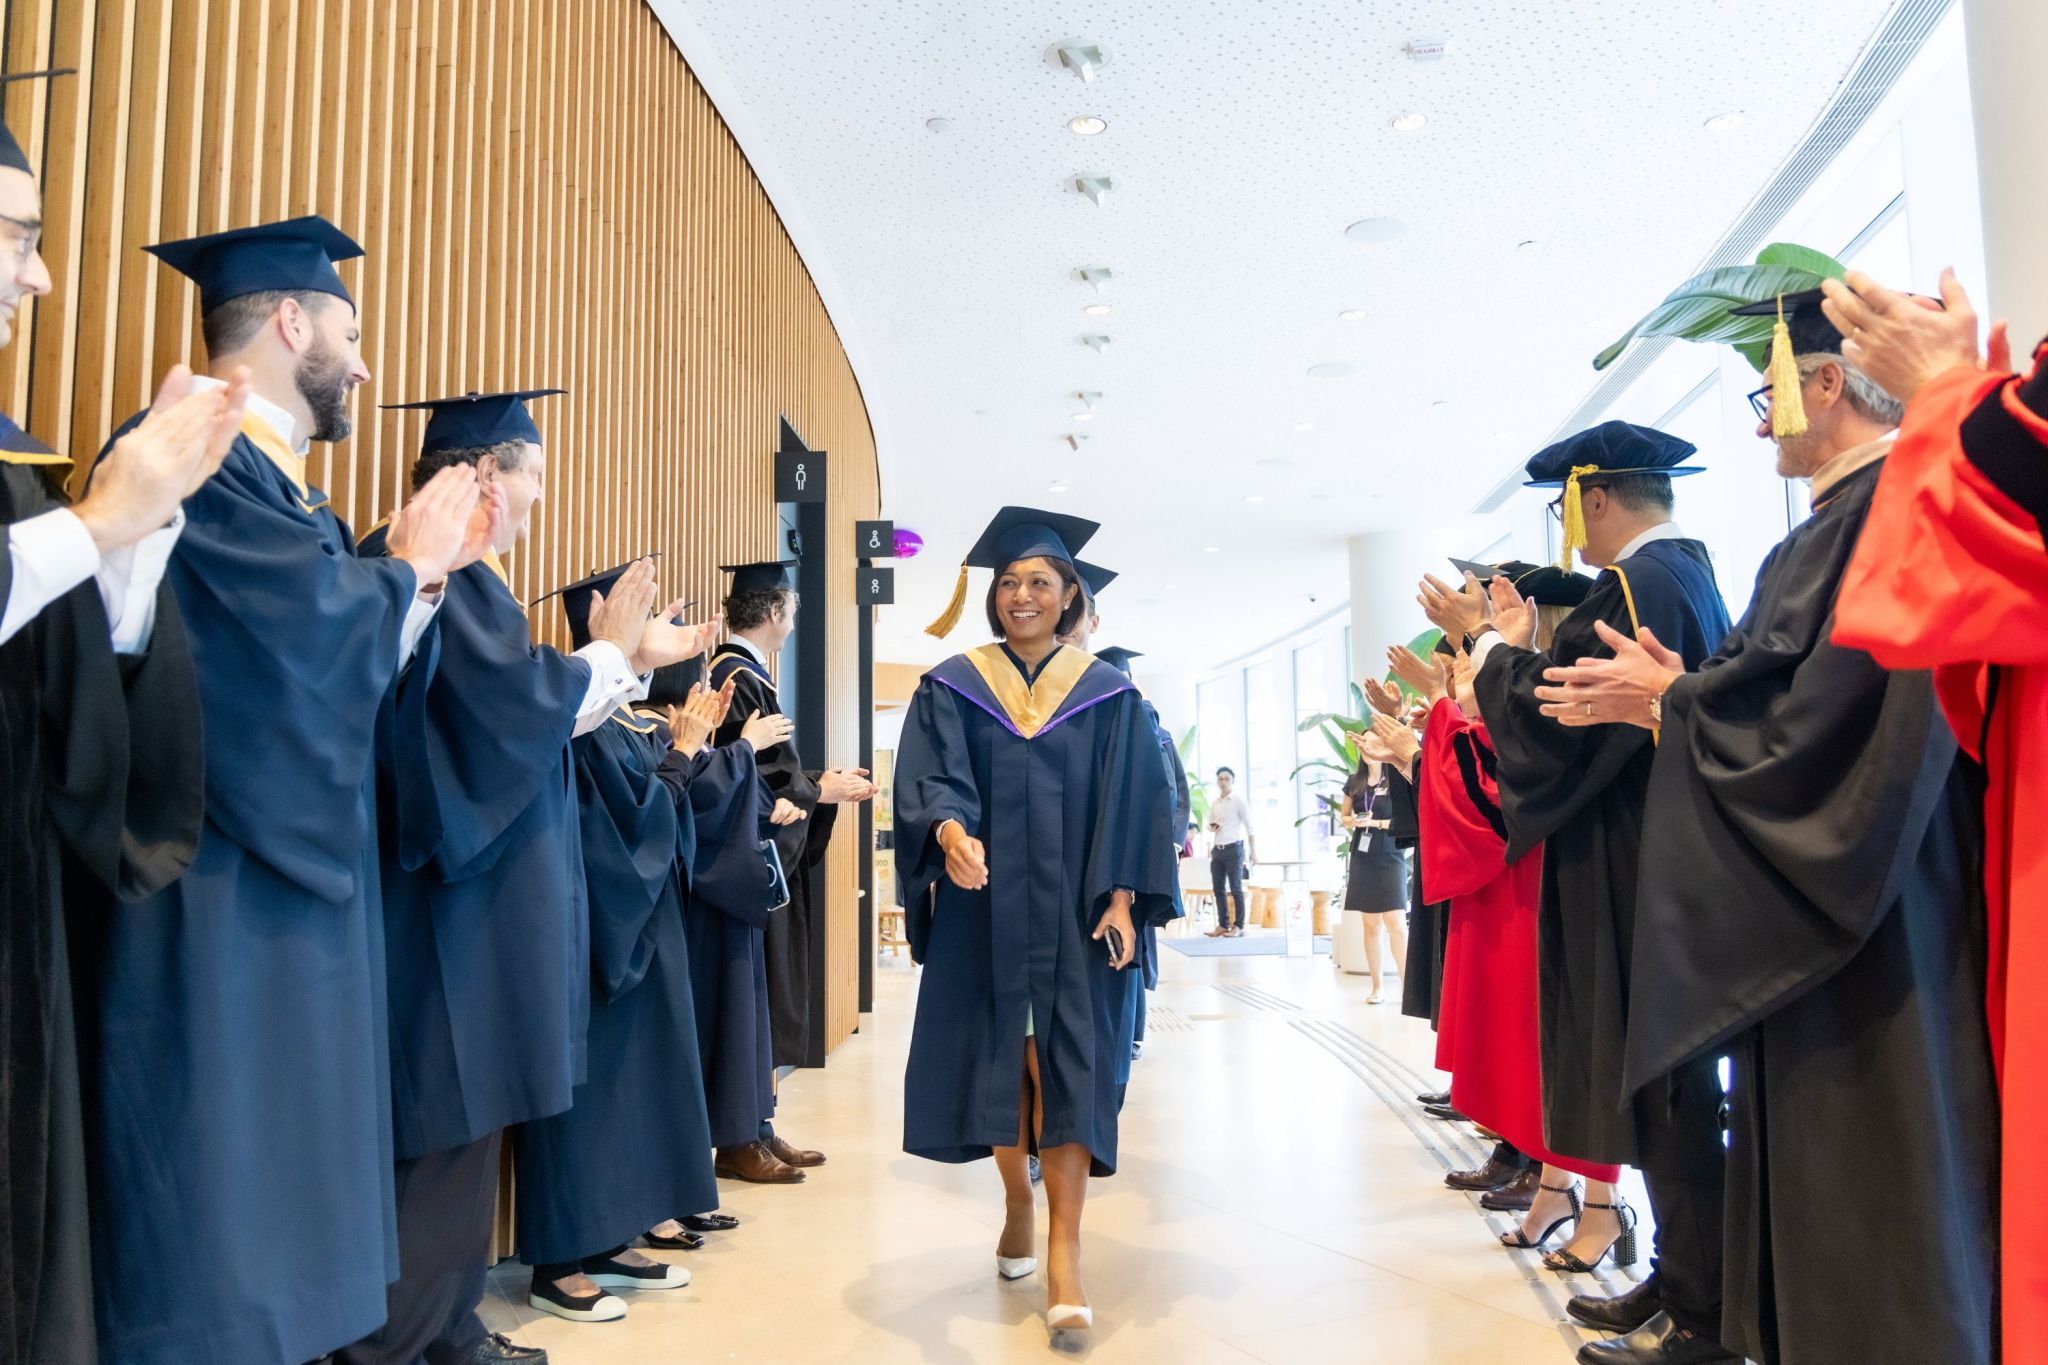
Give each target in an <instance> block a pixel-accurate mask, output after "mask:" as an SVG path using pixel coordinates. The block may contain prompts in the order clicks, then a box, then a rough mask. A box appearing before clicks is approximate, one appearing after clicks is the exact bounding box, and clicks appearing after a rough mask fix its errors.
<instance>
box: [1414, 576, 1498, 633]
mask: <svg viewBox="0 0 2048 1365" xmlns="http://www.w3.org/2000/svg"><path fill="white" fill-rule="evenodd" d="M1415 600H1416V601H1417V602H1418V603H1420V604H1421V605H1422V610H1423V614H1424V615H1426V616H1428V617H1429V619H1430V622H1431V623H1432V624H1434V625H1435V626H1436V628H1437V629H1438V630H1441V631H1442V632H1443V633H1444V634H1446V635H1448V636H1450V637H1451V642H1452V643H1453V644H1456V643H1457V642H1459V641H1461V640H1463V639H1465V638H1466V637H1467V636H1469V635H1472V634H1475V633H1476V632H1477V631H1478V630H1479V627H1481V626H1482V625H1484V624H1486V597H1485V594H1484V593H1483V591H1482V590H1481V588H1480V585H1479V580H1478V579H1477V578H1475V577H1473V576H1472V575H1471V574H1469V573H1468V574H1466V575H1465V583H1464V586H1463V587H1462V588H1453V587H1452V586H1451V585H1450V584H1448V583H1446V582H1444V581H1443V580H1442V579H1440V578H1438V577H1437V576H1436V575H1435V574H1424V575H1423V576H1422V583H1421V584H1420V588H1419V591H1418V592H1417V594H1416V597H1415Z"/></svg>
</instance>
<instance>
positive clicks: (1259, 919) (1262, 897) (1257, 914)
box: [1251, 886, 1280, 929]
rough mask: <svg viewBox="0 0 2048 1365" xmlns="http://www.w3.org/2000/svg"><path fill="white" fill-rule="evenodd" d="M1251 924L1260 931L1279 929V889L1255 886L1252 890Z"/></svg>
mask: <svg viewBox="0 0 2048 1365" xmlns="http://www.w3.org/2000/svg"><path fill="white" fill-rule="evenodd" d="M1251 909H1252V923H1253V924H1256V925H1258V926H1259V928H1261V929H1278V928H1279V927H1280V888H1279V887H1277V886H1255V887H1253V888H1252V906H1251Z"/></svg>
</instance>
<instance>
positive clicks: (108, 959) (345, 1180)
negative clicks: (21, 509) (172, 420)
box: [74, 417, 434, 1365]
mask: <svg viewBox="0 0 2048 1365" xmlns="http://www.w3.org/2000/svg"><path fill="white" fill-rule="evenodd" d="M130 424H131V425H132V421H131V423H130ZM124 430H125V428H124ZM243 430H244V434H243V435H242V436H240V437H238V438H237V439H236V441H235V443H234V446H233V447H232V449H231V450H230V451H229V453H228V456H227V460H226V462H225V463H224V464H223V465H222V467H221V470H220V472H219V473H218V474H216V475H215V476H214V477H213V478H212V479H210V480H208V481H207V483H206V484H205V485H204V486H203V487H202V488H200V490H199V491H198V492H197V493H195V494H193V495H192V497H191V498H189V499H188V500H187V501H186V503H185V514H186V518H187V521H186V527H185V531H184V533H183V535H182V536H181V537H180V539H179V541H178V545H177V549H176V551H175V552H174V553H173V554H172V556H171V560H170V566H169V569H168V572H167V580H168V582H169V583H170V586H171V588H172V590H173V592H174V593H175V594H176V596H177V599H178V604H179V607H180V608H181V611H182V614H183V617H184V621H185V625H186V629H187V632H188V634H189V637H190V640H191V645H192V652H193V657H194V660H195V663H196V665H197V669H198V678H199V700H200V707H201V715H202V729H203V732H204V737H205V755H206V819H205V825H204V828H203V830H202V832H201V834H200V838H199V848H198V852H197V854H196V856H195V858H194V861H193V863H192V867H191V869H190V871H188V872H187V873H186V875H185V876H184V878H183V879H182V880H180V881H178V882H176V883H174V884H173V885H171V886H170V887H168V888H167V889H165V890H162V891H160V892H158V893H156V894H155V895H152V896H150V897H148V898H147V899H145V900H143V901H141V902H140V903H136V904H127V905H121V906H117V907H114V908H113V909H111V910H110V911H109V912H108V913H106V914H105V915H104V916H102V917H99V918H98V919H97V921H91V920H84V921H81V922H80V923H79V924H78V925H77V926H75V927H76V928H77V929H78V932H77V934H76V935H75V936H74V945H75V946H76V948H77V949H78V951H79V955H80V956H81V957H84V958H88V959H90V960H91V961H92V963H93V964H94V969H95V978H96V979H95V980H94V982H93V984H92V986H91V989H90V992H89V993H85V992H82V994H83V995H84V1000H83V1002H82V1006H81V1008H82V1013H83V1014H84V1016H85V1018H86V1020H87V1027H88V1030H89V1033H90V1035H91V1036H90V1038H89V1046H90V1047H91V1049H92V1052H91V1055H90V1060H89V1063H88V1068H87V1075H88V1079H89V1101H90V1110H89V1115H88V1121H89V1126H90V1130H91V1133H92V1137H93V1143H92V1146H91V1148H90V1151H89V1156H90V1160H91V1163H92V1175H93V1176H94V1178H95V1181H96V1189H95V1198H94V1203H93V1211H94V1226H93V1241H94V1243H95V1247H96V1250H95V1257H96V1265H95V1267H94V1269H95V1279H96V1284H97V1290H98V1306H99V1318H100V1334H101V1350H102V1353H103V1359H104V1360H105V1361H106V1362H108V1365H172V1363H173V1362H175V1363H176V1365H186V1363H187V1362H205V1363H206V1365H229V1362H232V1363H233V1365H264V1363H265V1362H276V1363H277V1365H299V1363H300V1362H302V1361H306V1360H310V1359H314V1358H316V1357H318V1356H320V1355H323V1354H325V1353H326V1352H328V1351H331V1350H334V1349H336V1348H338V1347H340V1346H343V1345H346V1344H348V1343H349V1342H352V1341H355V1340H357V1339H359V1338H361V1337H362V1336H364V1335H365V1334H366V1333H368V1332H370V1331H372V1330H374V1329H375V1328H376V1327H377V1326H378V1324H380V1323H381V1322H383V1321H384V1314H385V1285H386V1284H387V1283H389V1282H390V1280H391V1279H392V1278H394V1276H395V1275H396V1273H397V1243H396V1233H395V1225H394V1215H393V1206H392V1183H391V1182H392V1149H391V1112H390V1100H391V1089H390V1078H389V1075H388V1074H387V1055H388V1054H387V1051H386V1043H385V1035H386V1023H385V995H384V980H385V979H384V942H383V917H382V912H381V908H380V905H379V898H378V878H377V823H376V820H375V818H374V811H373V798H374V766H375V752H374V749H375V744H376V739H377V734H378V730H379V718H380V715H383V714H385V711H386V706H387V702H388V700H389V697H390V694H391V693H392V691H393V681H394V679H395V677H396V675H397V672H398V666H399V648H400V640H399V637H400V628H401V625H402V623H403V621H404V619H405V615H406V612H407V609H408V607H409V606H410V605H411V603H412V599H413V594H414V591H415V583H414V579H413V572H412V569H411V568H410V566H408V565H406V564H404V563H401V562H399V561H397V560H369V561H360V560H358V559H357V558H356V556H355V550H354V545H353V542H352V541H351V539H350V537H349V535H348V532H347V529H346V528H345V527H344V526H343V525H342V524H341V522H340V521H339V520H338V519H337V518H336V517H335V515H334V512H333V510H332V509H331V508H329V507H328V506H327V504H326V499H325V498H324V497H323V496H321V495H320V494H319V493H318V492H317V491H315V490H308V489H304V488H302V487H301V486H300V485H298V484H296V483H295V482H294V479H293V477H292V476H291V475H288V474H287V473H286V472H285V470H286V468H287V467H289V465H290V463H291V462H293V459H292V455H291V452H290V451H289V450H286V449H285V448H284V447H283V445H282V443H281V442H279V441H278V439H277V437H276V435H275V433H273V432H272V431H271V430H270V429H269V428H268V427H267V426H265V425H264V424H263V423H262V422H261V421H260V420H259V419H256V418H253V417H251V418H248V419H246V420H245V423H244V428H243ZM266 448H267V449H268V450H269V451H270V452H271V453H269V454H266ZM433 641H434V632H433V631H432V630H429V631H428V632H427V634H426V636H425V637H423V639H422V642H421V647H420V652H419V657H418V658H417V659H415V660H414V662H413V665H412V667H413V671H414V672H415V673H416V674H422V675H423V673H424V672H425V671H427V670H431V669H432V667H433V658H432V647H433Z"/></svg>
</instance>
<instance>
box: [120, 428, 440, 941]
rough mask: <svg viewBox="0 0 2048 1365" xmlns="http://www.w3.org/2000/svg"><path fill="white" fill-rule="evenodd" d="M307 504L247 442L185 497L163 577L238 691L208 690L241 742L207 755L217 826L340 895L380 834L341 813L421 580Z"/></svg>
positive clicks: (198, 649)
mask: <svg viewBox="0 0 2048 1365" xmlns="http://www.w3.org/2000/svg"><path fill="white" fill-rule="evenodd" d="M132 424H133V420H131V422H130V425H132ZM122 430H123V431H125V430H126V427H123V429H122ZM119 434H120V433H119V432H117V433H116V435H117V436H118V435H119ZM109 448H111V445H110V447H109ZM102 457H103V458H104V452H102ZM316 497H317V495H316ZM308 506H309V504H308V503H307V502H305V501H302V500H301V499H300V498H299V497H298V496H297V490H296V489H295V488H293V487H292V486H291V484H290V482H289V481H288V480H287V479H286V478H285V476H284V474H283V473H282V472H281V471H280V470H279V469H278V468H277V467H276V466H275V465H273V464H271V463H270V461H269V460H268V459H266V458H265V457H264V456H263V454H262V452H261V451H260V450H258V449H257V447H256V446H255V444H254V443H253V442H251V441H250V440H249V439H248V438H247V437H238V438H237V439H236V441H235V443H234V445H233V447H232V448H231V449H230V450H229V452H228V457H227V459H226V461H225V462H224V463H223V464H222V465H221V468H220V471H219V472H218V473H216V474H215V475H214V476H213V477H212V478H211V479H209V480H207V481H206V483H205V484H203V485H202V486H201V487H200V488H199V490H198V491H197V492H196V493H194V494H193V495H192V496H191V497H190V498H188V499H187V500H186V502H185V515H186V524H185V533H184V534H183V535H182V536H181V537H179V540H178V544H177V548H176V550H175V551H173V553H172V555H171V563H170V568H169V570H168V571H167V573H166V578H167V580H168V582H169V583H170V586H171V588H172V590H173V592H174V593H175V595H176V597H177V601H178V604H179V607H180V609H181V610H182V611H183V613H184V615H185V618H186V620H187V622H188V623H193V624H195V627H196V625H197V624H198V623H202V622H203V623H204V624H205V626H206V628H205V629H203V630H202V629H197V628H195V629H194V630H193V631H192V632H191V639H192V642H193V655H194V663H195V665H196V668H197V669H198V671H199V672H201V673H204V674H207V675H210V676H212V677H215V678H219V679H222V680H224V681H225V682H226V684H227V685H223V686H216V687H210V688H208V689H205V690H204V691H203V692H202V693H201V695H200V701H201V705H202V708H203V716H202V724H203V725H204V727H205V728H206V729H207V730H211V731H213V732H214V733H216V734H218V735H233V736H235V742H234V743H231V744H214V745H212V746H210V747H209V749H208V758H209V761H210V762H211V764H212V768H213V770H212V771H211V772H209V773H208V775H207V776H208V783H207V802H206V818H207V821H208V823H209V824H211V825H213V826H215V827H217V828H218V829H219V830H220V831H221V833H222V834H224V835H226V836H227V837H228V838H229V839H230V840H232V841H233V842H234V843H235V844H236V845H238V846H240V847H241V848H243V849H245V850H247V851H248V852H249V853H250V854H251V855H252V856H254V857H256V858H259V859H261V860H262V861H263V862H265V863H267V864H268V865H269V866H270V867H271V868H272V869H274V870H275V871H276V872H277V873H278V874H279V875H280V876H282V877H284V878H285V879H287V880H288V881H290V882H292V883H294V884H295V885H297V886H300V887H302V888H304V889H305V890H306V891H307V892H309V893H311V894H312V895H315V896H318V897H319V898H321V899H322V900H326V901H330V902H334V903H337V904H339V903H342V902H345V901H347V900H348V899H349V898H350V897H351V896H353V895H354V894H355V891H354V883H355V878H356V875H357V873H358V871H359V868H360V862H361V858H362V850H363V847H364V846H365V844H366V843H367V842H368V840H369V839H370V838H371V837H372V831H370V830H369V829H366V828H363V827H361V826H362V823H363V822H362V821H360V820H357V819H349V820H343V821H336V820H335V819H334V818H333V816H334V812H336V811H355V810H360V809H361V808H362V803H361V801H360V799H359V793H360V791H361V788H362V784H363V781H364V778H365V775H366V774H367V773H368V772H369V771H370V769H371V764H372V751H371V748H372V745H373V744H374V743H375V741H376V736H377V733H378V727H377V717H378V712H379V710H380V709H381V708H382V707H383V705H384V702H385V700H386V697H387V696H388V694H389V693H390V691H391V688H392V684H393V681H394V679H395V678H396V676H397V673H398V665H399V628H400V625H401V624H402V623H403V621H404V620H405V616H406V612H407V609H408V608H409V607H410V605H411V603H412V601H413V596H414V592H415V590H416V587H417V584H416V583H415V581H414V578H413V572H412V568H411V566H410V565H407V564H406V563H404V562H403V561H400V560H395V559H386V560H372V561H364V560H358V559H357V558H356V557H355V554H354V551H353V543H352V542H351V541H350V539H349V537H348V534H347V531H346V528H344V527H342V526H341V524H340V522H339V521H338V520H337V519H336V518H335V516H334V514H333V512H332V510H331V509H328V508H327V507H326V506H325V505H324V500H320V501H317V502H314V503H312V504H311V509H312V510H308ZM152 648H154V644H153V645H152ZM414 666H415V669H416V670H417V669H420V668H422V667H424V668H431V666H432V665H431V662H430V661H427V660H420V659H416V660H415V661H414Z"/></svg>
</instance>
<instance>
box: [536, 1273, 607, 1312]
mask: <svg viewBox="0 0 2048 1365" xmlns="http://www.w3.org/2000/svg"><path fill="white" fill-rule="evenodd" d="M526 1302H527V1303H528V1304H530V1305H531V1306H533V1307H535V1308H538V1309H539V1310H540V1311H541V1312H543V1313H553V1314H554V1315H555V1316H556V1317H558V1318H567V1319H568V1320H569V1321H570V1322H613V1321H616V1320H617V1319H619V1318H623V1317H624V1316H626V1301H625V1300H624V1299H622V1298H620V1297H619V1296H618V1295H616V1294H607V1293H605V1292H604V1291H603V1290H602V1289H600V1290H598V1291H597V1292H596V1293H595V1294H571V1293H570V1292H569V1291H568V1290H566V1289H564V1288H562V1287H561V1286H560V1285H558V1284H556V1283H555V1282H554V1281H553V1280H546V1279H542V1278H541V1277H540V1276H539V1275H535V1276H534V1277H533V1284H532V1286H531V1287H529V1288H528V1289H527V1291H526Z"/></svg>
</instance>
